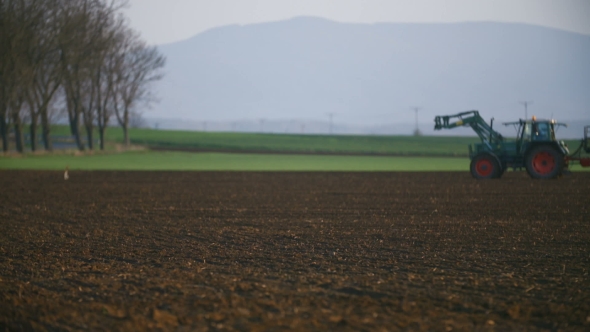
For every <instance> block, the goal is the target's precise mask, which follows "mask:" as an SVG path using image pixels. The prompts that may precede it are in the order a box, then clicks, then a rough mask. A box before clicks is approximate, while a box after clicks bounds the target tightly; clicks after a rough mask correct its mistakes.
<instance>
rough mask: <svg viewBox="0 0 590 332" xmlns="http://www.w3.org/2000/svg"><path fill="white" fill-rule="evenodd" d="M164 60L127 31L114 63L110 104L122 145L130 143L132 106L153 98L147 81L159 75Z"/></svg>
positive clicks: (154, 49)
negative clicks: (115, 63) (114, 77)
mask: <svg viewBox="0 0 590 332" xmlns="http://www.w3.org/2000/svg"><path fill="white" fill-rule="evenodd" d="M164 64H165V59H164V57H163V56H162V55H160V54H159V53H158V50H157V49H156V48H155V47H148V46H146V45H145V43H144V42H142V41H141V40H139V38H138V37H137V35H134V34H132V35H131V34H130V35H129V37H128V39H127V40H126V42H125V43H124V45H123V47H122V48H121V53H120V57H119V59H118V62H117V71H116V73H117V75H116V76H117V77H116V79H115V94H114V95H113V107H114V109H115V115H116V117H117V121H118V123H119V125H120V126H121V128H123V139H124V143H125V145H127V146H129V145H130V143H131V142H130V138H129V124H130V115H131V112H132V111H133V109H134V108H135V107H136V106H138V105H140V104H142V103H143V104H149V103H150V102H152V101H153V99H151V97H152V96H151V95H150V85H151V83H153V82H155V81H157V80H159V79H161V78H162V75H163V74H162V73H161V69H162V68H163V67H164Z"/></svg>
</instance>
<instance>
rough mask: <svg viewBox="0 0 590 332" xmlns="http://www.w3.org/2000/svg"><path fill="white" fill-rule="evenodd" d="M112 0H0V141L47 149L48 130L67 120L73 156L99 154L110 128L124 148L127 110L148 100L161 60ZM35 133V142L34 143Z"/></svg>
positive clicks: (4, 145)
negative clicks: (116, 127) (117, 132)
mask: <svg viewBox="0 0 590 332" xmlns="http://www.w3.org/2000/svg"><path fill="white" fill-rule="evenodd" d="M125 5H126V3H125V2H124V1H119V0H0V137H1V140H2V149H3V151H5V152H6V151H8V149H9V136H11V135H14V145H15V148H16V150H17V151H18V152H21V153H22V152H24V149H25V139H24V137H25V135H26V131H27V126H28V134H29V135H30V144H31V145H30V147H31V150H33V151H35V150H39V149H41V147H40V146H38V143H37V142H38V141H41V142H42V144H43V147H42V148H43V149H45V150H49V151H51V150H52V149H53V145H52V141H51V135H50V134H51V125H52V124H53V123H55V120H56V118H57V117H58V116H60V115H63V116H64V117H65V116H67V120H68V124H69V128H70V131H71V134H72V137H73V138H74V140H75V144H76V146H77V148H78V149H79V150H85V149H95V148H96V147H95V144H94V142H95V141H96V140H97V138H96V137H94V133H95V132H96V133H98V136H99V137H98V140H97V141H98V143H99V148H100V149H104V140H105V131H106V128H107V126H109V125H110V124H111V123H115V122H116V123H117V124H118V125H119V126H120V127H121V128H122V130H123V136H124V142H125V144H126V145H129V143H130V138H129V126H130V121H131V120H132V119H131V117H132V115H133V112H135V111H136V109H137V107H138V106H140V105H145V104H147V103H150V102H151V101H153V97H152V94H151V89H150V88H151V83H153V82H154V81H157V80H159V79H161V78H162V69H163V67H164V64H165V59H164V57H163V56H162V55H161V54H160V53H159V52H158V50H157V49H156V47H153V46H148V45H147V44H146V43H145V42H144V41H143V40H142V39H141V38H140V36H139V35H138V34H137V33H136V32H135V31H133V30H132V29H131V28H130V27H129V25H128V23H127V21H126V19H125V17H124V16H123V14H122V13H121V9H122V8H123V6H125ZM39 135H40V136H41V137H39Z"/></svg>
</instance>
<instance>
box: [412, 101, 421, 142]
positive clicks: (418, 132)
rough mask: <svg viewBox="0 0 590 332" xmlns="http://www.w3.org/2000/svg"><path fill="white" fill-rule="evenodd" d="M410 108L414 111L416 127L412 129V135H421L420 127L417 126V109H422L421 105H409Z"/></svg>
mask: <svg viewBox="0 0 590 332" xmlns="http://www.w3.org/2000/svg"><path fill="white" fill-rule="evenodd" d="M410 109H411V110H413V111H414V112H415V113H416V129H414V136H420V135H422V133H420V129H419V128H418V111H419V110H421V109H422V107H416V106H414V107H410Z"/></svg>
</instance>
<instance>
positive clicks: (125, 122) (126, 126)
mask: <svg viewBox="0 0 590 332" xmlns="http://www.w3.org/2000/svg"><path fill="white" fill-rule="evenodd" d="M123 139H124V141H125V146H126V147H129V145H131V140H130V139H129V111H127V110H125V114H123Z"/></svg>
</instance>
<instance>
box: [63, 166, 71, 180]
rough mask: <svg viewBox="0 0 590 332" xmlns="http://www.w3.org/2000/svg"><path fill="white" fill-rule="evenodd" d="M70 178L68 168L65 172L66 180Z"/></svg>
mask: <svg viewBox="0 0 590 332" xmlns="http://www.w3.org/2000/svg"><path fill="white" fill-rule="evenodd" d="M69 178H70V176H69V175H68V167H66V171H65V172H64V180H67V179H69Z"/></svg>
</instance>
